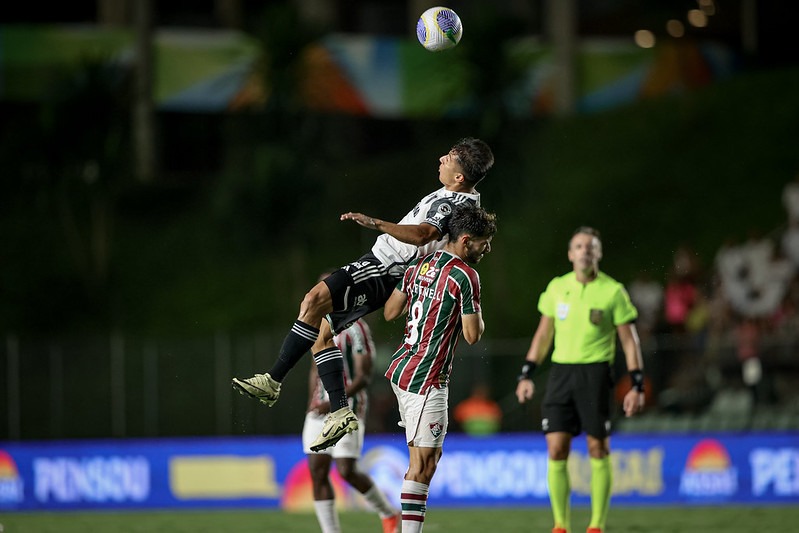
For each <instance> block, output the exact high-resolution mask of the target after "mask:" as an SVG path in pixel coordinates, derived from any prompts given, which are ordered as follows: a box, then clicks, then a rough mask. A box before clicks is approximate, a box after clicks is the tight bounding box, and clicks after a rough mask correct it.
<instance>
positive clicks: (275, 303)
mask: <svg viewBox="0 0 799 533" xmlns="http://www.w3.org/2000/svg"><path fill="white" fill-rule="evenodd" d="M289 6H290V5H289V4H288V3H270V5H269V6H268V7H267V8H266V11H265V12H264V16H263V17H262V18H261V19H259V21H258V22H257V23H255V24H253V25H252V27H253V28H254V29H253V33H254V35H256V36H258V37H259V38H260V39H261V40H262V42H263V45H264V49H265V50H269V53H268V54H266V55H265V57H264V64H263V68H262V72H263V75H265V76H267V77H268V81H269V83H268V84H267V85H268V86H270V87H272V93H271V94H270V95H268V98H266V99H265V104H264V107H263V108H262V109H259V110H253V111H250V112H246V113H228V114H224V115H220V116H213V117H209V116H194V115H176V114H172V115H168V116H167V115H162V116H159V123H160V126H161V132H162V135H163V138H162V139H160V141H161V142H162V143H161V150H162V153H161V158H162V159H163V160H164V161H165V162H166V164H165V171H164V172H163V174H162V176H161V177H160V179H159V180H157V182H156V183H153V184H151V185H145V184H140V183H133V182H132V179H131V177H130V172H129V170H128V161H129V154H128V145H129V142H128V132H129V123H128V121H129V111H128V108H127V94H128V92H127V88H128V84H127V81H128V80H127V79H126V78H125V75H124V72H121V71H118V70H115V69H108V68H107V67H103V66H102V65H101V64H100V63H101V62H99V61H98V62H92V61H90V62H88V63H87V64H86V65H85V66H84V68H83V69H81V70H80V71H78V72H73V73H70V74H69V75H68V76H65V77H64V79H63V82H62V83H60V84H58V86H54V88H53V92H52V97H51V99H50V100H48V102H47V103H46V104H45V105H43V106H23V107H19V106H15V107H13V108H11V107H9V106H5V107H4V108H3V111H4V121H3V126H2V128H0V135H2V137H0V140H1V141H2V143H1V144H0V155H2V162H3V173H2V176H3V178H2V182H1V186H2V188H3V191H2V194H0V210H1V211H2V212H0V242H2V243H3V244H4V246H3V247H2V248H0V291H2V292H0V324H2V325H3V328H5V329H11V330H15V331H18V332H21V333H25V332H31V333H36V334H44V333H47V334H52V333H59V334H66V333H71V332H75V331H80V330H100V331H105V330H107V329H109V328H121V329H123V330H126V331H132V332H137V331H138V332H144V333H148V334H166V333H172V334H183V333H186V332H196V331H201V332H209V331H217V330H240V331H270V332H271V331H276V332H278V333H280V334H282V333H284V330H285V327H286V325H287V324H288V323H289V321H290V320H292V319H293V318H294V317H295V316H296V313H297V306H298V303H299V301H300V299H301V297H302V295H303V294H304V292H305V290H307V289H308V287H310V285H311V284H312V283H313V282H314V281H315V279H316V277H317V275H318V274H319V272H321V271H322V270H324V269H328V268H331V267H337V266H340V265H342V264H344V263H345V262H347V261H350V260H353V259H355V258H357V257H358V256H359V255H360V254H362V253H364V252H366V251H367V250H368V249H369V248H370V247H371V245H372V242H373V241H374V238H375V237H376V235H375V233H374V232H370V231H368V230H365V229H363V228H360V227H358V226H356V225H354V224H345V223H341V222H339V220H338V215H339V214H340V213H342V212H345V211H350V210H352V211H362V212H366V213H369V214H373V215H375V216H379V217H381V218H385V219H389V220H391V219H394V220H397V219H399V218H400V217H401V216H403V215H404V214H405V212H407V210H408V209H409V208H410V207H411V206H412V205H414V203H415V202H416V201H417V200H418V199H419V198H420V197H421V196H422V195H424V194H426V193H428V192H430V191H431V190H433V189H435V188H436V187H438V182H437V181H436V175H437V168H438V161H437V159H438V157H439V156H440V155H441V154H443V153H445V152H446V151H447V150H448V149H449V147H450V146H451V144H452V143H453V142H454V141H455V140H456V139H457V138H459V137H463V136H467V135H470V136H478V137H482V138H485V139H486V140H488V141H489V142H490V143H491V145H492V147H493V149H494V151H495V155H496V160H497V163H496V166H495V168H494V169H493V170H492V172H491V174H490V175H489V177H488V178H487V179H486V180H485V182H484V183H482V184H481V186H480V190H481V192H482V194H483V203H484V205H485V206H486V207H487V208H488V209H490V210H492V211H495V212H496V213H497V214H498V216H499V223H500V231H499V233H498V235H497V237H496V239H495V241H494V243H495V246H494V249H493V252H492V254H491V256H490V257H489V258H488V259H486V261H483V262H482V263H481V265H480V270H481V277H482V280H483V285H484V299H485V304H484V306H485V314H486V320H487V323H488V329H487V335H490V336H492V337H494V338H507V337H516V336H528V335H529V334H530V333H531V331H532V328H533V325H534V323H535V321H536V319H537V313H536V311H535V303H536V299H537V295H538V294H539V293H540V291H541V290H542V289H543V288H544V287H545V284H546V282H547V281H548V280H549V279H550V278H551V277H552V276H554V275H557V274H560V273H563V272H565V271H566V270H568V268H569V265H568V263H567V261H566V254H565V249H566V242H567V239H568V237H569V235H570V234H571V231H572V230H573V229H574V228H575V227H577V226H578V225H582V224H590V225H594V226H596V227H598V228H599V229H600V230H601V231H602V232H603V235H604V239H605V250H606V257H605V259H604V260H603V268H605V269H606V270H607V271H608V272H609V273H610V274H611V275H613V276H614V277H616V278H617V279H619V280H621V281H623V282H627V281H629V280H631V279H632V277H633V276H635V275H636V274H637V273H638V272H639V271H641V270H645V271H648V272H649V273H650V274H652V276H653V277H654V278H655V279H663V274H664V272H665V271H666V270H667V268H668V266H669V263H670V261H671V260H672V256H673V252H674V250H675V249H676V246H677V245H678V244H679V243H682V242H686V241H689V242H691V244H692V245H693V248H694V249H696V250H697V252H698V253H699V254H700V256H701V258H702V259H703V260H704V263H705V265H706V266H708V267H709V266H710V265H711V263H712V260H713V255H714V254H715V252H716V250H717V249H718V246H719V245H720V244H721V243H722V242H723V241H725V240H726V239H727V238H728V237H729V236H730V235H733V236H735V235H738V236H744V235H746V234H747V233H748V231H749V230H750V229H752V228H759V229H760V230H762V231H764V232H768V231H771V230H774V229H775V228H779V226H780V224H782V221H783V220H784V214H783V211H782V208H781V204H780V194H781V188H782V186H783V184H784V183H785V182H786V181H787V180H788V179H790V178H791V177H793V175H794V174H795V173H796V171H797V169H799V153H797V151H796V146H797V145H799V131H798V130H797V124H799V101H797V99H796V98H795V97H794V94H793V88H795V87H796V86H798V85H799V71H797V70H796V69H793V70H784V71H773V72H753V73H749V74H747V75H745V76H740V77H738V78H737V79H733V80H730V81H727V82H724V83H720V84H718V85H716V86H713V87H709V88H706V89H703V90H701V91H698V92H694V93H688V94H685V95H675V96H673V97H670V98H665V99H660V100H657V101H648V102H640V103H637V104H634V105H631V106H628V107H625V108H621V109H616V110H612V111H607V112H603V113H598V114H594V115H583V116H574V117H572V118H568V119H559V120H554V119H536V120H526V121H518V120H512V119H511V118H510V114H509V113H508V110H507V109H506V107H505V103H504V100H503V98H502V96H503V91H504V87H505V86H507V85H508V84H510V82H511V81H512V80H513V79H515V77H516V76H518V75H519V72H517V71H516V70H514V67H513V65H502V64H500V62H497V61H494V59H495V58H496V57H497V56H498V54H499V51H498V50H499V49H501V47H502V46H503V44H502V39H501V38H500V37H499V36H497V35H494V34H492V33H491V31H492V30H491V28H492V27H496V26H499V25H497V24H487V25H486V27H485V28H481V27H480V25H479V24H474V25H472V26H470V28H469V31H470V32H473V34H474V35H484V37H482V38H480V39H474V40H473V42H481V43H484V44H485V43H488V44H485V46H481V47H471V46H470V45H469V43H468V42H464V43H462V45H463V48H462V49H461V47H459V48H458V49H456V51H457V52H458V53H463V54H468V56H469V57H470V61H472V62H473V64H474V65H475V70H474V72H473V76H472V77H473V83H474V84H475V87H476V88H477V93H478V94H479V95H480V96H479V98H478V99H477V100H476V101H475V102H474V103H473V111H474V114H473V115H472V116H471V117H469V118H457V119H456V118H448V119H442V120H435V121H433V120H430V121H414V122H411V121H404V120H374V119H369V118H361V117H353V116H341V115H320V114H311V113H309V112H308V111H307V110H306V109H304V108H303V107H302V106H301V105H300V103H299V101H298V90H297V76H298V68H299V67H298V65H299V63H298V62H299V59H300V55H299V52H298V51H300V50H302V49H303V47H304V46H305V45H307V44H308V43H311V42H313V41H314V40H315V39H316V38H318V36H319V31H318V30H315V29H313V28H307V27H303V26H302V25H301V24H300V23H299V21H298V19H297V18H296V13H294V12H293V11H292V9H291V8H290V7H289ZM486 9H487V12H486V20H488V19H489V18H490V16H491V13H490V8H489V7H486ZM506 23H508V24H512V21H503V22H502V24H506ZM481 32H484V33H481ZM509 33H512V32H509ZM170 128H172V129H171V130H170ZM209 129H210V130H213V131H214V132H215V134H214V135H210V136H205V137H204V136H203V135H201V133H204V132H205V131H204V130H209ZM178 134H179V135H178ZM170 136H175V137H176V138H177V137H180V139H181V140H180V141H178V140H175V138H172V139H171V138H170ZM216 153H218V154H219V157H218V161H217V159H216V158H215V157H214V156H212V155H210V154H216ZM177 156H180V157H182V158H184V159H185V160H187V161H193V162H194V163H193V164H194V165H195V166H194V167H191V166H190V167H189V169H188V170H185V169H184V170H182V171H181V172H173V171H172V170H171V168H170V165H169V163H168V160H169V159H170V158H174V157H177ZM373 322H374V323H375V326H376V330H377V331H376V332H377V334H378V335H381V336H383V337H382V338H384V339H388V338H389V336H390V335H396V334H397V329H398V326H397V325H396V324H391V325H383V324H382V319H379V318H375V319H374V320H373Z"/></svg>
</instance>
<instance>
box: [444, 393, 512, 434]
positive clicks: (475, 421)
mask: <svg viewBox="0 0 799 533" xmlns="http://www.w3.org/2000/svg"><path fill="white" fill-rule="evenodd" d="M453 417H454V418H455V421H456V422H457V423H458V424H460V426H461V429H463V431H464V432H465V433H468V434H469V435H472V436H486V435H493V434H494V433H496V432H497V431H499V428H500V425H501V423H502V409H500V407H499V404H498V403H497V402H495V401H494V400H492V399H491V391H490V389H489V387H488V385H486V384H485V383H478V384H477V385H475V386H474V388H473V389H472V394H471V396H469V397H468V398H466V399H465V400H463V401H461V402H460V403H459V404H458V405H456V406H455V412H454V413H453Z"/></svg>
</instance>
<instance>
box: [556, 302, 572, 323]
mask: <svg viewBox="0 0 799 533" xmlns="http://www.w3.org/2000/svg"><path fill="white" fill-rule="evenodd" d="M555 312H556V315H557V317H558V320H566V317H567V316H569V304H567V303H563V302H560V303H559V304H558V307H557V309H556V310H555Z"/></svg>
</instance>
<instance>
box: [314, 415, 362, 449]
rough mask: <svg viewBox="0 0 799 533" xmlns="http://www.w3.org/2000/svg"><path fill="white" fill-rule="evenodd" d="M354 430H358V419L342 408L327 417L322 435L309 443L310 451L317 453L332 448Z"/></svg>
mask: <svg viewBox="0 0 799 533" xmlns="http://www.w3.org/2000/svg"><path fill="white" fill-rule="evenodd" d="M356 429H358V417H357V416H355V413H353V412H352V409H350V408H349V407H342V408H341V409H339V410H338V411H335V412H333V413H330V414H329V415H327V418H326V419H325V425H324V427H323V428H322V433H320V434H319V436H318V437H316V440H315V441H313V442H312V443H311V451H312V452H318V451H319V450H324V449H325V448H329V447H331V446H334V445H335V444H336V443H337V442H338V441H340V440H341V439H342V438H343V437H344V435H346V434H347V433H352V432H353V431H355V430H356Z"/></svg>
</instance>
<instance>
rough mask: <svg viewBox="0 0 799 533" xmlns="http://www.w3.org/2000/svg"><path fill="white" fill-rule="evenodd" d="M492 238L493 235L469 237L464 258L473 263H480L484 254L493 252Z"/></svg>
mask: <svg viewBox="0 0 799 533" xmlns="http://www.w3.org/2000/svg"><path fill="white" fill-rule="evenodd" d="M491 239H493V237H471V236H470V237H468V240H467V241H466V257H465V258H464V260H465V261H466V262H467V263H470V264H472V265H476V264H477V263H479V262H480V260H481V259H482V258H483V256H484V255H486V254H487V253H489V252H491Z"/></svg>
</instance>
